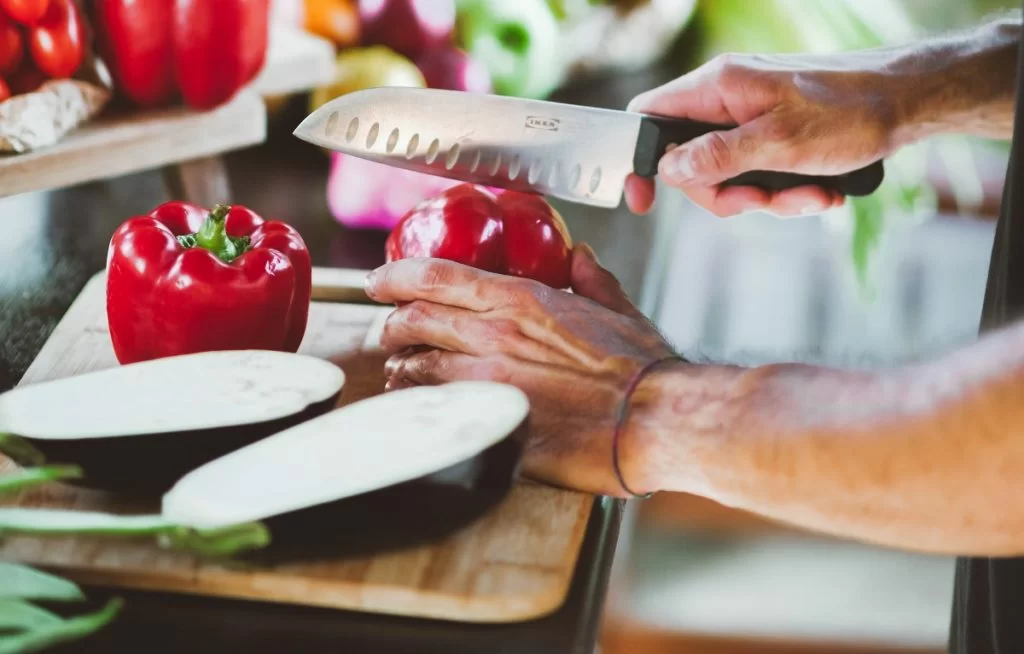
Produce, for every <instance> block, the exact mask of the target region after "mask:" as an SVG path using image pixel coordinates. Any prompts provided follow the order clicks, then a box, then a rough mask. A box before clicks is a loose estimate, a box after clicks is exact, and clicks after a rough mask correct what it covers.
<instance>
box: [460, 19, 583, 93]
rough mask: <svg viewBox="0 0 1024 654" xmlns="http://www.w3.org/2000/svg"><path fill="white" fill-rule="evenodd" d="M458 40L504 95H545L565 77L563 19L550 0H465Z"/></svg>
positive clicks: (495, 87)
mask: <svg viewBox="0 0 1024 654" xmlns="http://www.w3.org/2000/svg"><path fill="white" fill-rule="evenodd" d="M456 38H457V40H458V42H459V43H460V44H461V47H462V48H464V49H465V50H466V52H468V53H469V55H470V56H471V57H473V58H474V59H476V60H478V61H480V62H481V63H482V64H483V65H484V66H486V67H487V70H488V71H490V74H491V79H492V82H493V85H494V90H495V91H496V92H497V93H499V94H501V95H512V96H518V97H524V98H543V97H546V96H548V95H550V94H551V92H552V91H554V90H555V88H556V87H558V85H559V84H561V83H562V81H563V80H564V78H565V68H566V67H565V62H564V57H563V56H562V54H561V51H560V48H561V34H560V31H559V25H558V21H557V20H556V19H555V16H554V14H553V13H552V11H551V8H550V7H549V6H548V4H547V2H546V1H545V0H516V1H515V2H509V1H508V0H462V2H461V3H460V5H459V20H458V27H457V37H456Z"/></svg>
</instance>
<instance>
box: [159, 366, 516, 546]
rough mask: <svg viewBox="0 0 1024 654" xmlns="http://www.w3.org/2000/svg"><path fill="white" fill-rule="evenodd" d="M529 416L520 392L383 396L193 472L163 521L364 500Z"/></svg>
mask: <svg viewBox="0 0 1024 654" xmlns="http://www.w3.org/2000/svg"><path fill="white" fill-rule="evenodd" d="M528 413H529V402H528V400H527V399H526V396H525V395H524V394H523V393H522V392H521V391H519V390H518V389H516V388H514V387H512V386H507V385H502V384H496V383H491V382H455V383H451V384H445V385H442V386H420V387H415V388H407V389H403V390H400V391H393V392H390V393H384V394H381V395H377V396H374V397H371V398H369V399H366V400H363V401H361V402H356V403H354V404H350V405H348V406H346V407H343V408H340V409H335V410H334V411H331V412H329V413H326V414H324V415H322V416H320V417H319V418H316V419H313V420H309V421H307V422H304V423H302V424H300V425H297V426H295V427H292V428H290V429H287V430H285V431H283V432H280V433H278V434H275V435H273V436H270V437H268V438H265V439H263V440H262V441H259V442H257V443H253V444H252V445H249V446H246V447H244V448H241V449H239V450H236V451H234V452H231V453H229V454H227V455H225V456H223V457H221V458H219V459H217V460H214V461H211V462H210V463H207V464H205V465H203V466H201V467H199V468H198V469H196V470H193V471H192V472H190V473H188V474H187V475H185V476H184V477H183V478H182V479H181V480H180V481H178V483H177V484H175V485H174V487H173V488H171V490H170V491H168V492H167V494H166V495H165V496H164V498H163V509H162V513H163V515H164V516H165V517H166V518H168V519H170V520H172V521H174V522H177V523H178V524H182V525H189V526H192V527H196V528H205V529H210V528H218V527H223V526H227V525H231V524H236V523H239V522H248V521H253V520H263V519H266V518H270V517H273V516H277V515H281V514H285V513H291V512H293V511H296V510H299V509H303V508H306V507H310V506H314V505H319V504H324V503H327V502H333V501H336V500H340V499H344V498H347V497H353V496H356V495H361V494H363V493H367V492H370V491H375V490H379V489H381V488H385V487H388V486H393V485H395V484H400V483H402V482H406V481H409V480H412V479H416V478H420V477H424V476H428V475H431V474H433V473H436V472H438V471H441V470H444V469H445V468H448V467H450V466H453V465H455V464H457V463H460V462H462V461H466V460H469V459H472V458H473V457H475V456H477V455H479V454H480V453H482V452H484V451H485V450H487V449H488V448H489V447H491V446H493V445H495V444H496V443H498V442H499V441H501V440H503V439H505V438H507V437H509V436H510V435H511V434H513V432H515V430H516V429H517V428H519V426H520V425H521V424H522V423H523V421H524V420H526V418H527V415H528Z"/></svg>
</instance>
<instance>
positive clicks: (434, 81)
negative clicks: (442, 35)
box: [416, 45, 494, 93]
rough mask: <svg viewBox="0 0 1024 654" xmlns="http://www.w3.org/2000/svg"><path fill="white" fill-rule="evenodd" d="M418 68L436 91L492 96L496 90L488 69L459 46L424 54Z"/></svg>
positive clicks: (428, 84) (433, 50) (431, 50)
mask: <svg viewBox="0 0 1024 654" xmlns="http://www.w3.org/2000/svg"><path fill="white" fill-rule="evenodd" d="M416 66H417V67H418V68H419V69H420V72H421V73H423V77H424V79H425V80H426V81H427V86H429V87H430V88H432V89H448V90H451V91H467V92H469V93H491V92H492V91H493V90H494V86H493V84H491V73H490V71H488V70H487V67H486V66H484V65H483V64H482V63H480V62H479V61H477V60H476V59H473V58H472V57H470V56H469V55H468V54H467V53H466V51H465V50H461V49H459V48H457V47H455V46H451V45H444V46H439V47H436V48H431V49H430V50H426V51H424V52H423V53H422V54H421V55H420V56H419V57H418V58H417V59H416Z"/></svg>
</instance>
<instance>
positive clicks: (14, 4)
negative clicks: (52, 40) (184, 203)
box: [0, 0, 54, 25]
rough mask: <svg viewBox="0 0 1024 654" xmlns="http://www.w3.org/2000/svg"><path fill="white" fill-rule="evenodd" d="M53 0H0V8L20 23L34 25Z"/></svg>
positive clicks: (44, 13)
mask: <svg viewBox="0 0 1024 654" xmlns="http://www.w3.org/2000/svg"><path fill="white" fill-rule="evenodd" d="M53 1H54V0H0V10H3V12H4V13H6V14H7V15H8V16H10V17H11V18H13V19H14V20H15V21H17V22H19V23H21V24H22V25H35V24H36V23H38V22H39V21H40V20H42V18H43V16H45V15H46V11H47V9H49V8H50V4H51V3H53Z"/></svg>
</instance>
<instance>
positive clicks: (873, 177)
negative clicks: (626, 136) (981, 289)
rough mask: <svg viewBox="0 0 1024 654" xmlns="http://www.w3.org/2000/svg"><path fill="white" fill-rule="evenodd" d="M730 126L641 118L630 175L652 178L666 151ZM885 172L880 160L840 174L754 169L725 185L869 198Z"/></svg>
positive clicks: (651, 117) (653, 117)
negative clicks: (821, 189)
mask: <svg viewBox="0 0 1024 654" xmlns="http://www.w3.org/2000/svg"><path fill="white" fill-rule="evenodd" d="M733 127H734V126H733V125H716V124H713V123H705V122H701V121H697V120H689V119H685V118H663V117H661V116H648V115H644V116H643V118H642V119H641V121H640V135H639V137H638V138H637V144H636V152H635V154H634V155H633V172H635V173H636V174H637V175H639V176H641V177H654V176H655V175H656V174H657V172H658V161H659V160H660V159H661V157H662V155H664V154H665V149H666V148H667V147H668V146H669V145H671V144H673V143H675V144H676V145H681V144H683V143H686V142H687V141H689V140H691V139H694V138H696V137H698V136H701V135H703V134H707V133H708V132H713V131H716V130H727V129H732V128H733ZM883 177H885V169H884V167H883V164H882V161H881V160H879V161H876V162H874V163H872V164H869V165H867V166H865V167H864V168H860V169H858V170H854V171H852V172H849V173H845V174H842V175H834V176H833V175H800V174H797V173H785V172H778V171H772V170H753V171H749V172H746V173H743V174H741V175H738V176H736V177H733V178H732V179H729V180H727V181H726V182H725V183H724V185H726V186H741V185H742V186H756V187H759V188H762V189H764V190H766V191H781V190H784V189H788V188H793V187H795V186H807V185H814V186H821V187H824V188H827V189H831V190H833V191H838V192H839V193H841V194H843V195H851V196H863V195H871V194H872V193H874V192H875V189H877V188H878V186H879V184H881V183H882V178H883Z"/></svg>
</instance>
